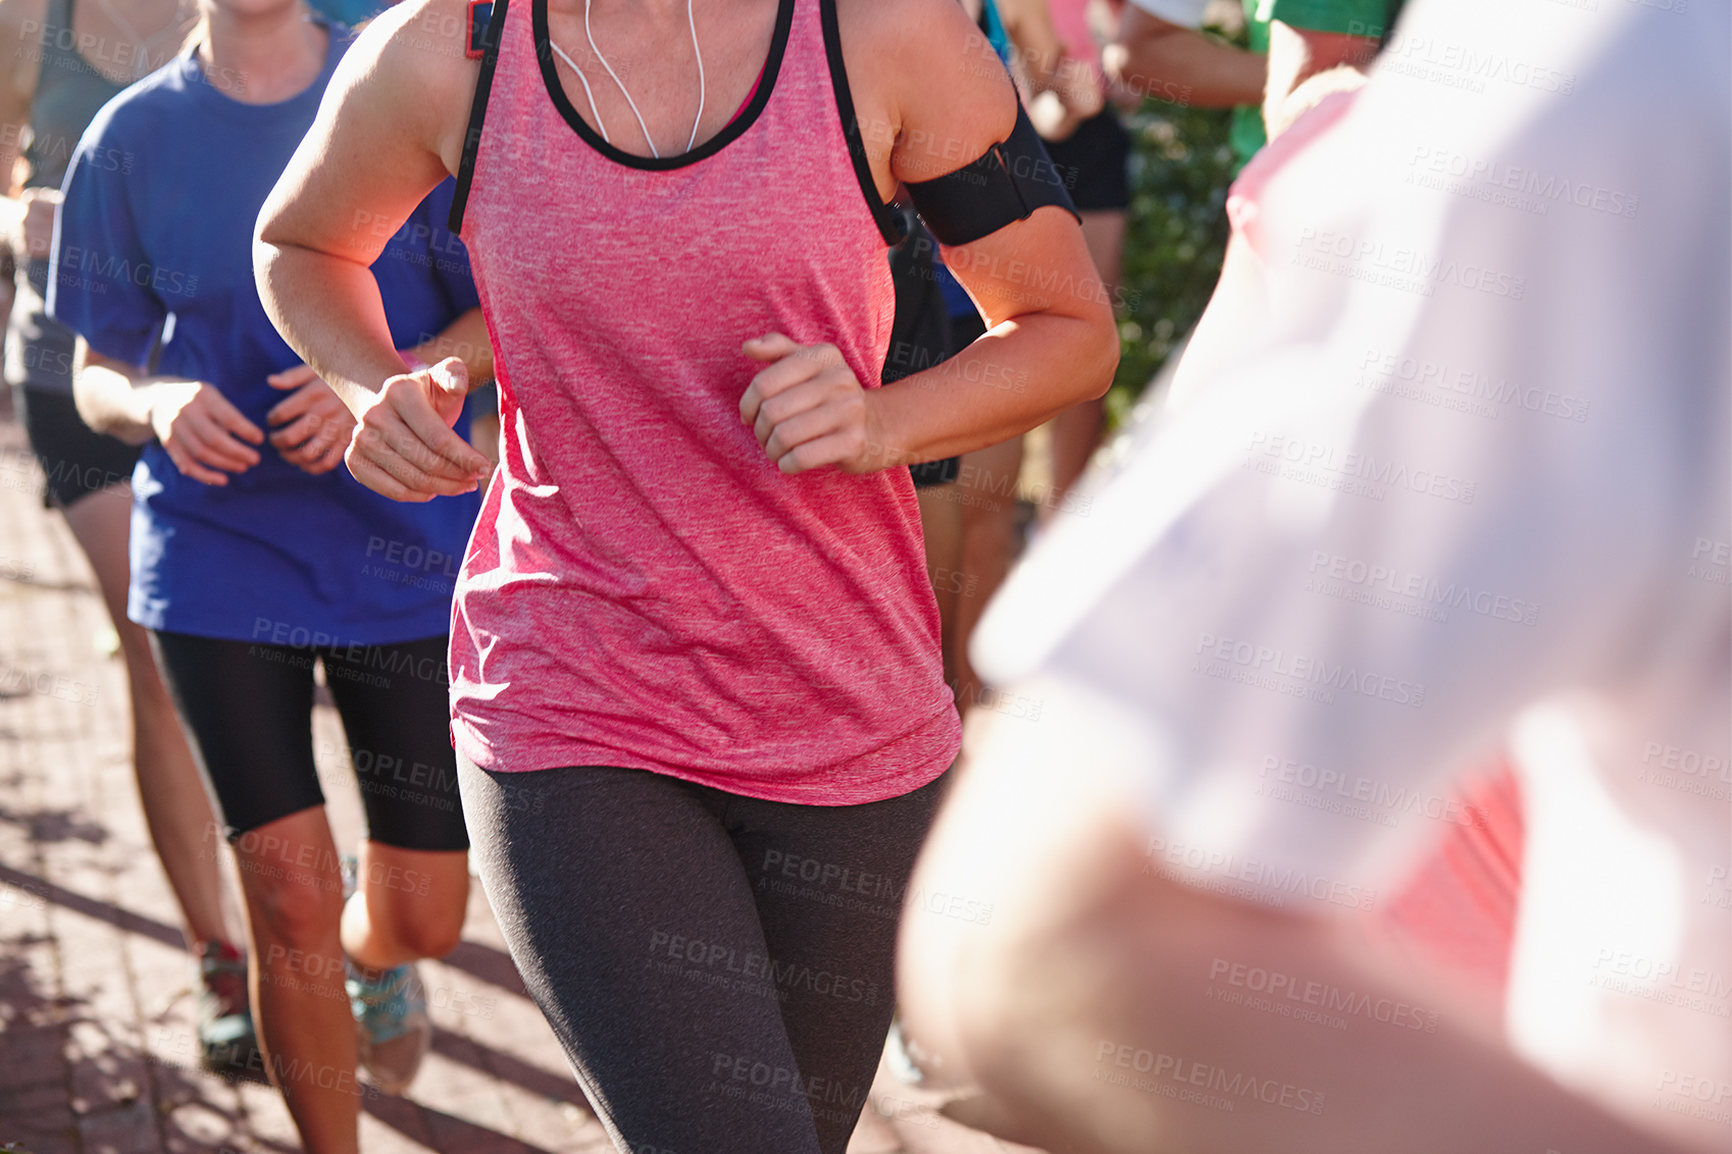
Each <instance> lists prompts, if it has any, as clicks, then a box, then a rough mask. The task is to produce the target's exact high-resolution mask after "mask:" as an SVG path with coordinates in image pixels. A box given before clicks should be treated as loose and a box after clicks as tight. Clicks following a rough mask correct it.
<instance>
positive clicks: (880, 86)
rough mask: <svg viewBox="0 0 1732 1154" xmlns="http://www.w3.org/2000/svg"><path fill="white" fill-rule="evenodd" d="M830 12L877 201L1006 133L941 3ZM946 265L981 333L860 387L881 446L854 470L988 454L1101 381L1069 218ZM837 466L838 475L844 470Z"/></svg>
mask: <svg viewBox="0 0 1732 1154" xmlns="http://www.w3.org/2000/svg"><path fill="white" fill-rule="evenodd" d="M882 2H883V0H872V3H859V2H855V3H850V4H847V5H844V6H842V8H841V12H840V15H841V17H842V24H841V32H842V44H843V50H844V52H845V54H846V61H847V66H848V75H849V77H850V80H851V85H852V88H853V90H854V97H855V103H856V109H857V111H858V113H859V115H860V117H861V120H862V124H863V130H864V135H865V137H866V140H867V148H868V153H869V155H870V158H871V161H872V167H873V175H874V176H875V178H876V179H877V182H878V189H879V193H880V195H881V196H884V197H885V198H886V199H888V198H889V196H890V195H891V193H892V192H893V191H894V190H895V188H896V186H897V184H898V183H899V182H903V181H919V180H930V179H932V178H934V177H936V176H940V175H943V174H944V173H946V172H950V171H953V170H955V169H956V168H958V167H960V166H961V165H962V164H964V163H967V162H968V161H971V160H973V159H974V158H975V157H977V156H980V155H981V154H983V153H985V152H986V151H987V149H988V148H990V147H991V146H992V145H993V144H996V143H998V142H999V141H1001V140H1003V139H1005V138H1006V137H1007V136H1009V135H1010V130H1011V127H1012V125H1013V124H1014V123H1015V117H1016V94H1015V91H1014V89H1013V88H1012V87H1011V84H1010V81H1009V78H1008V77H1007V76H1006V75H1005V73H1004V70H1003V69H1002V68H999V67H997V65H996V61H993V62H991V64H990V66H988V64H987V62H985V61H983V60H982V59H981V57H980V53H979V49H978V47H976V45H977V44H978V41H979V33H978V31H977V30H976V29H975V28H974V27H973V25H972V24H970V23H969V21H968V18H967V16H966V15H965V14H964V13H963V12H962V11H961V9H960V8H959V7H958V6H957V5H956V4H954V3H952V2H950V0H898V3H897V5H896V11H895V12H894V14H893V15H892V14H889V13H886V14H883V16H882V17H880V15H879V13H878V10H877V7H875V5H879V4H881V3H882ZM945 262H946V264H948V265H949V267H950V269H951V271H952V272H953V273H954V274H955V276H956V279H957V280H958V281H960V282H961V283H962V285H963V287H964V288H966V289H967V290H968V292H969V294H970V295H971V296H972V297H973V298H974V300H975V302H976V304H977V305H978V306H979V307H980V310H981V314H982V316H984V317H985V319H986V322H987V325H988V332H987V333H986V335H985V336H983V337H981V338H980V339H979V340H978V341H976V342H975V343H974V344H973V345H971V346H970V347H969V348H968V349H966V350H964V351H963V352H962V353H960V354H959V355H958V356H956V357H954V358H952V359H951V360H950V361H947V362H945V363H944V364H942V365H939V366H936V367H934V368H931V369H928V370H926V371H924V372H920V373H916V374H914V375H912V376H909V377H905V378H903V379H902V380H900V381H897V382H895V383H894V384H890V385H886V386H884V387H882V388H879V389H874V390H871V391H870V392H869V393H868V394H867V397H868V400H867V403H868V405H869V407H870V409H871V424H872V429H873V433H874V439H875V440H876V441H877V442H878V444H879V445H880V446H881V450H880V451H879V452H877V453H875V454H872V455H871V456H872V459H871V460H870V461H867V460H864V459H863V460H862V461H860V462H858V463H857V464H859V465H863V466H864V467H866V468H881V467H884V466H886V465H890V464H906V463H911V462H915V461H929V460H936V459H939V458H943V457H948V456H953V455H955V454H958V453H964V452H967V451H969V450H971V449H977V448H981V447H983V446H985V445H993V444H997V443H998V442H1000V441H1003V440H1007V439H1009V438H1010V437H1013V436H1016V435H1018V434H1019V433H1023V432H1026V431H1027V430H1028V429H1031V428H1033V427H1034V426H1035V425H1038V424H1040V423H1041V422H1042V421H1044V420H1046V419H1047V418H1049V417H1051V416H1053V415H1054V414H1056V413H1059V412H1062V411H1063V410H1065V409H1067V408H1069V407H1070V406H1071V405H1074V404H1076V403H1077V402H1079V401H1082V400H1085V399H1088V398H1090V397H1098V396H1100V395H1101V394H1102V393H1104V392H1105V391H1106V389H1107V387H1108V386H1109V385H1110V384H1111V383H1112V374H1113V369H1114V368H1115V367H1116V366H1117V363H1118V332H1117V329H1116V327H1115V325H1114V322H1113V316H1112V306H1111V302H1110V299H1109V296H1108V294H1107V293H1106V292H1105V290H1103V289H1102V287H1101V284H1100V277H1099V274H1098V273H1096V271H1095V268H1094V263H1093V261H1091V260H1090V258H1089V255H1088V248H1087V246H1086V245H1085V244H1084V242H1083V235H1082V229H1081V227H1080V226H1079V225H1078V224H1077V222H1076V221H1075V219H1073V218H1072V217H1071V216H1069V215H1068V214H1067V213H1065V212H1063V211H1062V210H1059V209H1056V208H1042V209H1037V210H1036V211H1035V213H1034V215H1032V216H1030V217H1029V218H1028V219H1027V220H1023V221H1019V222H1016V223H1014V224H1011V225H1008V226H1006V227H1004V228H1001V229H999V230H998V231H997V232H994V233H992V234H991V235H989V236H986V237H983V238H982V239H980V240H979V241H976V242H975V243H973V244H970V245H966V246H961V247H956V248H950V249H947V250H946V251H945ZM844 467H849V466H847V465H845V466H844Z"/></svg>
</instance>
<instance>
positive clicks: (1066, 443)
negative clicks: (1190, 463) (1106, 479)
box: [1041, 210, 1126, 517]
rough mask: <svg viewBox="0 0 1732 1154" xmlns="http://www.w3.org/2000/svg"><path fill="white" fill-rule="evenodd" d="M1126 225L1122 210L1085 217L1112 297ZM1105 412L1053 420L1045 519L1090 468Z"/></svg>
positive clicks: (1086, 406)
mask: <svg viewBox="0 0 1732 1154" xmlns="http://www.w3.org/2000/svg"><path fill="white" fill-rule="evenodd" d="M1125 224H1126V218H1125V213H1124V212H1123V211H1121V210H1113V211H1108V212H1085V213H1083V214H1082V229H1083V240H1084V241H1085V242H1086V243H1087V244H1088V248H1089V255H1090V256H1091V257H1093V258H1094V262H1095V268H1096V269H1097V270H1099V272H1100V274H1101V284H1102V285H1103V286H1104V288H1105V290H1106V291H1107V292H1108V293H1109V294H1111V293H1114V292H1116V291H1117V290H1118V284H1119V275H1120V273H1121V272H1122V271H1123V267H1124V258H1123V254H1124V245H1125ZM1105 411H1106V410H1105V407H1104V405H1103V404H1102V402H1101V401H1100V400H1098V399H1097V400H1093V401H1084V402H1082V403H1081V404H1080V405H1073V406H1072V407H1070V408H1068V409H1066V410H1065V411H1064V412H1062V413H1060V414H1059V415H1058V416H1056V417H1054V418H1053V419H1052V490H1053V491H1052V500H1049V501H1043V502H1041V516H1042V517H1048V516H1051V514H1052V511H1053V510H1054V509H1056V508H1058V507H1059V502H1058V498H1061V497H1063V496H1064V495H1065V494H1066V493H1068V492H1069V491H1070V487H1071V486H1072V485H1074V484H1076V481H1077V478H1078V477H1080V476H1082V473H1083V470H1084V469H1085V468H1087V467H1088V463H1089V458H1090V457H1092V456H1094V451H1095V447H1096V446H1097V445H1098V444H1099V443H1100V437H1101V417H1102V414H1103V413H1104V412H1105Z"/></svg>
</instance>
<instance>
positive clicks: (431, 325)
mask: <svg viewBox="0 0 1732 1154" xmlns="http://www.w3.org/2000/svg"><path fill="white" fill-rule="evenodd" d="M200 2H201V8H202V22H201V27H200V32H199V35H198V45H197V47H195V48H194V49H192V50H189V51H188V52H187V53H185V54H183V55H182V56H181V57H179V58H178V59H177V60H175V61H174V62H172V63H171V64H169V65H168V66H166V67H165V68H163V69H161V70H160V71H158V72H156V73H154V74H152V75H151V76H150V77H148V78H146V79H145V80H143V81H141V82H139V83H138V84H135V85H133V86H132V87H131V88H129V89H127V90H126V91H125V92H124V93H122V94H121V95H120V96H118V97H116V98H115V99H114V100H113V101H112V102H110V103H109V104H108V105H107V106H106V107H104V109H103V110H102V112H101V113H99V114H98V115H97V117H96V119H95V120H94V121H93V122H92V123H91V126H90V128H89V130H88V131H87V132H86V133H85V135H84V138H83V140H82V141H81V142H80V144H79V146H78V150H77V153H76V155H75V157H74V160H73V165H72V168H71V170H70V172H69V174H68V176H67V179H66V184H65V187H64V190H63V191H64V196H65V200H64V204H63V206H62V208H61V213H60V221H59V227H58V231H57V234H56V245H55V254H54V268H53V274H52V276H53V279H52V282H51V286H50V290H49V308H50V310H51V311H52V313H53V314H54V315H55V316H56V317H57V318H58V319H59V320H60V321H62V322H63V323H65V324H66V325H67V326H68V327H70V328H71V329H73V330H74V331H76V332H77V333H78V334H79V336H80V342H79V355H78V375H77V381H76V393H77V400H78V405H79V410H80V412H81V413H83V415H84V416H85V418H86V420H88V421H89V422H90V423H91V424H92V425H93V426H94V427H96V428H97V429H99V430H101V431H104V432H108V433H112V434H114V435H116V436H119V437H122V438H124V439H127V440H129V441H132V442H134V443H144V444H145V448H144V452H143V457H142V459H141V460H140V462H139V465H138V468H137V471H136V473H135V475H134V479H133V486H134V507H133V528H132V586H131V591H130V597H129V606H128V614H129V616H130V617H131V618H132V619H133V620H134V621H137V622H139V623H140V624H141V625H143V626H145V627H146V628H147V629H149V630H150V631H151V635H152V641H153V644H154V646H155V648H156V651H157V656H158V660H159V661H160V662H161V664H162V666H163V669H164V672H165V675H166V677H167V679H168V681H169V684H170V688H171V689H172V691H173V693H174V696H175V699H176V704H177V707H178V708H179V710H180V713H181V718H182V721H183V722H184V724H185V726H186V728H187V730H188V731H189V733H190V736H191V737H192V739H193V745H194V747H195V750H196V752H197V754H198V756H199V760H200V763H201V767H202V769H203V770H204V772H205V774H206V777H207V780H208V782H209V784H210V786H211V789H212V791H213V793H214V794H215V796H216V799H217V801H218V803H219V805H220V807H221V811H222V815H223V820H224V822H225V823H226V827H227V828H226V834H227V836H228V839H229V840H230V842H231V843H232V844H233V846H234V849H235V852H236V855H237V858H238V861H239V865H240V876H241V881H242V885H243V888H244V890H245V894H246V904H247V912H248V917H249V921H250V924H251V931H252V939H253V943H254V952H253V963H254V965H255V967H256V970H257V981H256V983H255V987H254V994H253V997H254V1014H255V1017H256V1020H257V1022H258V1026H259V1034H260V1041H261V1043H262V1045H263V1047H264V1049H265V1051H266V1058H267V1061H268V1070H269V1073H270V1075H271V1077H272V1079H273V1080H274V1081H276V1082H277V1084H278V1085H279V1087H280V1088H281V1089H282V1091H283V1094H284V1097H285V1098H286V1099H287V1102H288V1105H289V1109H290V1111H291V1113H292V1114H293V1116H294V1119H295V1122H296V1125H297V1126H298V1127H299V1128H300V1131H301V1135H302V1138H303V1140H304V1143H305V1145H306V1146H307V1148H308V1149H316V1150H320V1151H325V1150H353V1149H354V1147H355V1141H356V1138H355V1135H356V1130H355V1125H356V1110H357V1104H358V1097H357V1095H356V1085H355V1082H354V1075H353V1071H354V1068H355V1064H356V1059H357V1037H356V1035H357V1029H356V1026H355V1024H354V1023H353V1022H351V1020H350V1018H351V1013H353V1015H354V1017H355V1019H356V1020H357V1021H358V1022H359V1023H360V1025H361V1030H360V1034H361V1037H360V1050H359V1057H360V1059H361V1061H363V1062H364V1063H365V1064H366V1065H367V1067H368V1069H369V1070H370V1071H371V1072H372V1074H373V1075H374V1078H375V1080H376V1081H377V1082H379V1084H380V1085H381V1086H382V1087H384V1088H386V1089H393V1090H395V1089H400V1088H401V1087H402V1086H403V1085H405V1084H406V1083H407V1081H408V1079H409V1078H410V1077H411V1076H412V1074H413V1072H414V1069H415V1067H416V1065H417V1064H418V1062H419V1060H420V1056H421V1054H423V1053H424V1052H425V1049H426V1045H427V1041H428V1035H429V1033H430V1026H429V1025H428V1023H427V1019H426V1013H425V1001H424V994H422V992H421V990H420V986H419V983H418V981H417V980H416V979H415V976H414V973H413V969H412V967H411V966H410V965H409V964H408V963H411V962H412V961H413V960H414V959H415V958H418V957H429V956H437V955H440V954H443V953H445V952H447V951H448V950H449V949H450V948H451V947H452V946H454V945H455V944H456V942H457V939H458V934H459V932H460V930H461V928H462V921H463V912H464V909H465V905H466V897H467V889H468V873H467V868H466V851H467V848H468V838H467V835H466V833H465V830H464V825H463V815H462V810H461V806H460V802H459V800H458V795H457V788H456V774H455V765H454V763H453V755H452V752H451V747H450V744H449V741H448V735H447V726H448V712H447V704H446V686H447V679H446V666H445V653H446V635H447V633H448V631H449V628H450V612H451V610H450V605H451V588H452V581H453V578H454V577H455V575H456V572H457V567H458V565H459V563H460V561H461V558H462V556H463V553H464V549H465V547H466V544H467V540H468V535H469V532H470V529H471V527H472V525H473V523H474V519H475V515H476V512H477V509H478V498H477V496H476V495H475V494H473V493H470V494H466V495H463V496H459V497H442V498H438V499H436V500H433V501H429V502H427V503H425V504H402V503H399V502H395V501H390V500H387V499H386V498H384V497H381V496H378V495H377V494H375V493H373V492H371V491H370V490H368V489H366V488H365V487H363V486H362V485H360V484H358V483H357V482H356V481H355V480H354V479H353V478H352V477H351V476H350V475H349V473H348V471H347V470H346V469H339V468H338V465H339V464H340V463H341V462H342V458H343V453H344V451H345V450H346V449H347V447H348V444H349V439H350V432H351V430H352V428H353V425H354V422H353V418H352V417H351V416H350V414H349V411H348V409H347V408H346V407H345V406H344V404H343V403H342V401H340V400H338V398H337V397H336V395H335V394H334V393H332V391H331V390H330V388H329V387H328V386H327V385H325V383H324V382H323V381H321V380H319V379H318V378H317V377H315V376H313V374H312V371H311V370H310V369H308V368H306V367H305V366H303V365H301V364H300V363H299V359H298V358H297V357H296V356H295V354H294V353H293V352H292V351H290V349H289V347H288V345H286V344H285V343H284V342H283V341H282V339H281V338H280V337H279V336H278V335H277V333H276V331H275V329H273V328H272V326H271V323H270V321H269V320H268V319H267V318H266V316H265V312H264V308H263V306H262V305H261V304H260V302H259V299H258V295H257V291H256V290H255V288H254V284H253V273H252V232H253V224H254V220H255V218H256V217H257V215H258V212H259V208H260V206H261V205H263V203H264V200H265V197H266V195H267V194H268V193H269V192H270V190H271V187H272V186H273V185H274V184H275V183H276V180H277V177H278V176H279V175H280V174H281V172H282V170H283V168H284V166H285V165H286V164H287V163H288V160H289V157H290V155H291V154H292V153H293V152H294V150H295V148H296V146H297V145H298V144H299V143H300V141H301V138H302V137H303V136H304V135H305V133H306V130H307V128H308V126H309V125H311V124H312V121H313V116H314V113H315V112H316V111H317V109H318V105H319V101H320V98H321V96H322V95H323V93H324V90H325V87H326V85H327V83H328V82H329V80H330V77H331V74H332V72H333V70H334V69H335V67H336V65H337V62H338V60H339V59H340V58H341V56H342V55H343V52H344V51H345V49H346V48H347V46H348V44H349V42H350V37H351V34H350V33H349V31H348V30H347V29H345V28H343V27H342V26H341V25H335V24H328V23H325V22H323V20H322V19H321V18H309V15H308V12H307V9H306V8H305V7H304V6H303V5H302V3H301V2H300V0H274V2H270V0H267V3H264V4H261V3H260V0H246V2H245V3H244V5H243V4H242V3H238V2H237V0H200ZM450 196H451V188H450V182H447V183H446V185H445V186H443V187H442V188H441V189H439V190H437V191H435V193H434V194H433V195H432V196H430V197H429V198H428V200H427V201H426V202H425V203H424V204H422V205H421V207H420V208H419V209H418V210H417V211H416V213H415V214H414V215H413V216H412V217H410V219H409V221H408V223H407V224H405V225H404V226H403V227H402V228H401V229H400V230H398V231H397V232H396V234H395V235H394V236H393V237H392V239H391V240H390V241H389V243H388V244H387V245H386V247H385V249H384V252H383V254H382V255H381V256H380V257H379V259H378V260H377V261H376V262H374V263H373V265H372V270H373V273H374V275H375V279H376V280H377V282H378V285H379V290H380V293H381V296H382V298H383V301H384V304H385V309H386V313H387V315H388V316H389V318H390V323H391V330H392V336H393V337H394V339H395V341H396V344H397V347H398V348H399V349H401V350H404V354H403V355H404V360H405V362H406V363H410V364H414V363H419V362H421V361H437V360H439V359H440V358H441V357H443V356H445V355H447V354H448V353H455V354H456V355H459V356H462V357H463V358H464V359H465V361H466V362H468V363H469V372H470V377H469V379H470V380H472V381H484V380H486V379H487V378H488V377H490V376H491V373H492V364H491V353H490V352H489V349H488V342H487V337H486V331H485V326H484V324H483V323H482V321H481V317H480V309H479V308H478V307H477V298H476V295H475V290H474V287H473V285H472V284H471V282H470V277H469V264H468V259H467V256H466V254H465V253H464V251H463V248H462V245H461V243H460V242H459V241H458V240H457V238H456V237H454V236H453V235H451V234H450V233H449V232H447V231H446V230H445V228H444V227H443V226H444V221H445V218H446V214H447V211H448V208H449V204H450ZM354 226H355V228H356V230H357V232H358V233H361V234H365V233H367V232H368V231H370V229H371V225H370V222H368V221H364V220H357V221H356V222H354ZM460 431H461V430H460ZM315 664H322V665H323V667H324V673H325V683H326V685H327V686H328V687H329V690H330V694H331V697H332V698H333V699H334V701H335V703H336V705H337V708H338V711H339V712H340V714H341V715H342V719H343V727H344V731H345V733H346V735H347V738H348V743H349V746H350V754H351V758H352V760H353V762H354V764H355V766H356V769H357V773H358V777H359V779H360V784H361V795H362V801H363V803H364V806H365V809H366V814H367V825H368V840H367V841H366V842H365V843H364V844H363V846H362V849H361V853H360V857H359V862H358V869H357V878H356V880H357V881H358V890H357V893H356V896H355V898H354V899H353V900H350V901H348V902H347V903H346V904H345V902H344V901H343V897H342V892H343V891H342V886H343V881H342V876H341V874H342V870H341V867H340V863H339V858H338V856H337V853H336V850H335V848H334V845H333V842H332V836H331V831H330V827H329V824H328V823H327V821H326V818H325V813H324V808H323V803H324V795H323V793H322V792H321V791H320V788H319V781H318V777H317V774H316V773H315V771H314V758H313V742H312V736H311V725H310V716H311V709H312V703H313V695H314V692H315V689H314V666H315ZM345 957H346V958H347V964H348V967H349V980H348V982H347V990H346V991H345V982H344V981H343V978H344V974H345ZM346 995H347V996H346ZM320 1071H323V1073H319V1072H320ZM333 1071H334V1072H335V1073H332V1072H333Z"/></svg>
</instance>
